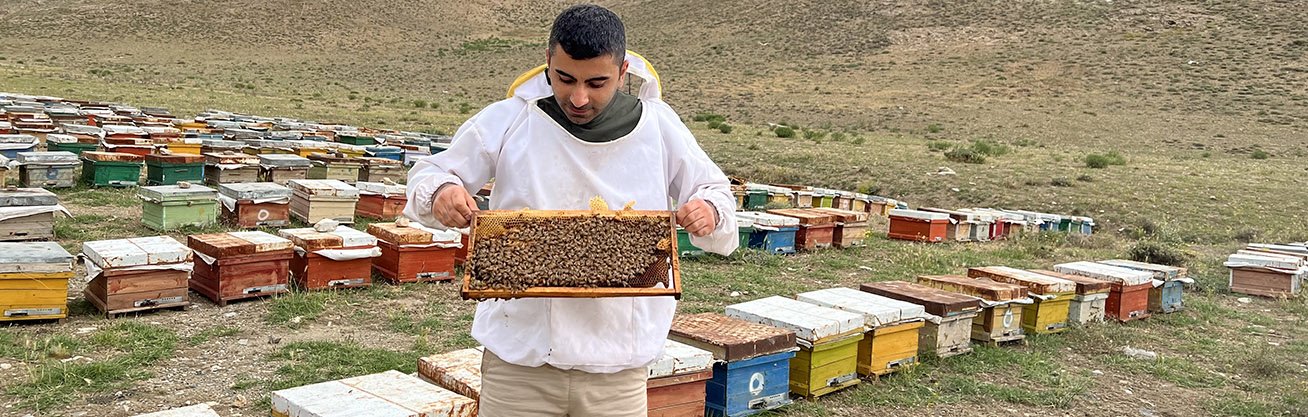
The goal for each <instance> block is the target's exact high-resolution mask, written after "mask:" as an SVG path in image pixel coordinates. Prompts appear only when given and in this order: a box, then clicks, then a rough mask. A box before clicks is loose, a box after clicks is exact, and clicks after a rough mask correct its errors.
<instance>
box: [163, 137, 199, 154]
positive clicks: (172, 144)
mask: <svg viewBox="0 0 1308 417" xmlns="http://www.w3.org/2000/svg"><path fill="white" fill-rule="evenodd" d="M164 147H165V148H167V149H168V152H171V153H184V154H190V155H204V153H203V152H204V142H203V141H201V140H200V139H173V140H170V141H168V143H166V144H164Z"/></svg>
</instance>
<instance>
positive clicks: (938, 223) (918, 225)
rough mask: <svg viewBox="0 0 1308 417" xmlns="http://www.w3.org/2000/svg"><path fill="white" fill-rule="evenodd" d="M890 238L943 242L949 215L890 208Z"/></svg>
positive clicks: (946, 232) (947, 229) (947, 228)
mask: <svg viewBox="0 0 1308 417" xmlns="http://www.w3.org/2000/svg"><path fill="white" fill-rule="evenodd" d="M888 235H889V236H890V238H891V239H900V240H915V241H921V242H943V241H944V240H945V237H946V236H948V235H949V215H948V214H945V213H932V212H929V211H920V210H901V209H893V210H890V232H889V234H888Z"/></svg>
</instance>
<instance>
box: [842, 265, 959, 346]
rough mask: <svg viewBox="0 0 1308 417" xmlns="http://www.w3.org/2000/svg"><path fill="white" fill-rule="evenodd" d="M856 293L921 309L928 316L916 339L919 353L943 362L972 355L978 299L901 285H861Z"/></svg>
mask: <svg viewBox="0 0 1308 417" xmlns="http://www.w3.org/2000/svg"><path fill="white" fill-rule="evenodd" d="M859 290H860V291H863V292H868V293H872V294H876V295H880V296H883V297H887V298H892V299H896V300H899V301H904V302H909V303H913V304H917V305H920V306H922V307H923V308H924V310H925V311H926V312H927V313H928V314H931V315H932V317H927V318H926V319H927V321H926V323H924V324H923V326H922V330H921V333H920V334H919V336H918V342H917V344H918V353H920V354H928V353H929V354H933V355H936V356H939V357H942V358H945V357H950V356H957V355H962V354H965V353H968V352H971V351H972V319H973V318H975V317H976V315H977V314H978V313H980V312H981V299H979V298H976V297H971V296H966V295H962V294H957V293H952V292H949V291H945V290H941V289H936V288H931V287H928V286H925V285H919V284H914V283H911V282H904V281H885V282H874V283H870V284H863V285H861V286H859Z"/></svg>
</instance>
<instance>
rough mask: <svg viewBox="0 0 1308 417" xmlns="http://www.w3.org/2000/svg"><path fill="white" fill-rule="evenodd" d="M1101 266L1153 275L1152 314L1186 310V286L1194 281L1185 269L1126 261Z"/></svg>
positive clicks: (1111, 262) (1150, 306)
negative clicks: (1183, 299)
mask: <svg viewBox="0 0 1308 417" xmlns="http://www.w3.org/2000/svg"><path fill="white" fill-rule="evenodd" d="M1099 263H1101V264H1107V265H1112V266H1116V267H1121V268H1127V269H1134V270H1137V271H1144V272H1148V273H1150V274H1153V279H1154V287H1153V288H1151V289H1149V312H1150V313H1175V312H1178V311H1181V310H1182V309H1183V308H1185V304H1184V302H1183V301H1182V299H1181V294H1182V293H1183V292H1184V289H1185V285H1186V284H1193V283H1194V280H1192V279H1190V278H1189V277H1187V276H1186V270H1185V268H1178V267H1175V266H1167V265H1158V264H1151V263H1145V262H1136V261H1130V260H1125V259H1110V260H1106V261H1099Z"/></svg>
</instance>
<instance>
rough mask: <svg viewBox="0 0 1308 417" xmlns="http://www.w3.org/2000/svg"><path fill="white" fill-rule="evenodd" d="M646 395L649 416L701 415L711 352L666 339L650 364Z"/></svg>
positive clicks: (702, 413)
mask: <svg viewBox="0 0 1308 417" xmlns="http://www.w3.org/2000/svg"><path fill="white" fill-rule="evenodd" d="M648 370H649V376H648V381H646V384H645V386H646V399H647V403H648V408H649V413H648V415H649V416H651V417H703V416H704V409H705V398H706V396H707V383H708V380H709V379H710V378H712V377H713V353H711V352H709V351H706V350H703V349H699V348H695V347H691V346H687V345H685V344H682V343H678V342H676V341H672V340H668V341H666V343H665V344H664V346H663V356H661V357H659V359H658V360H656V361H654V363H652V364H650V365H649V367H648Z"/></svg>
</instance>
